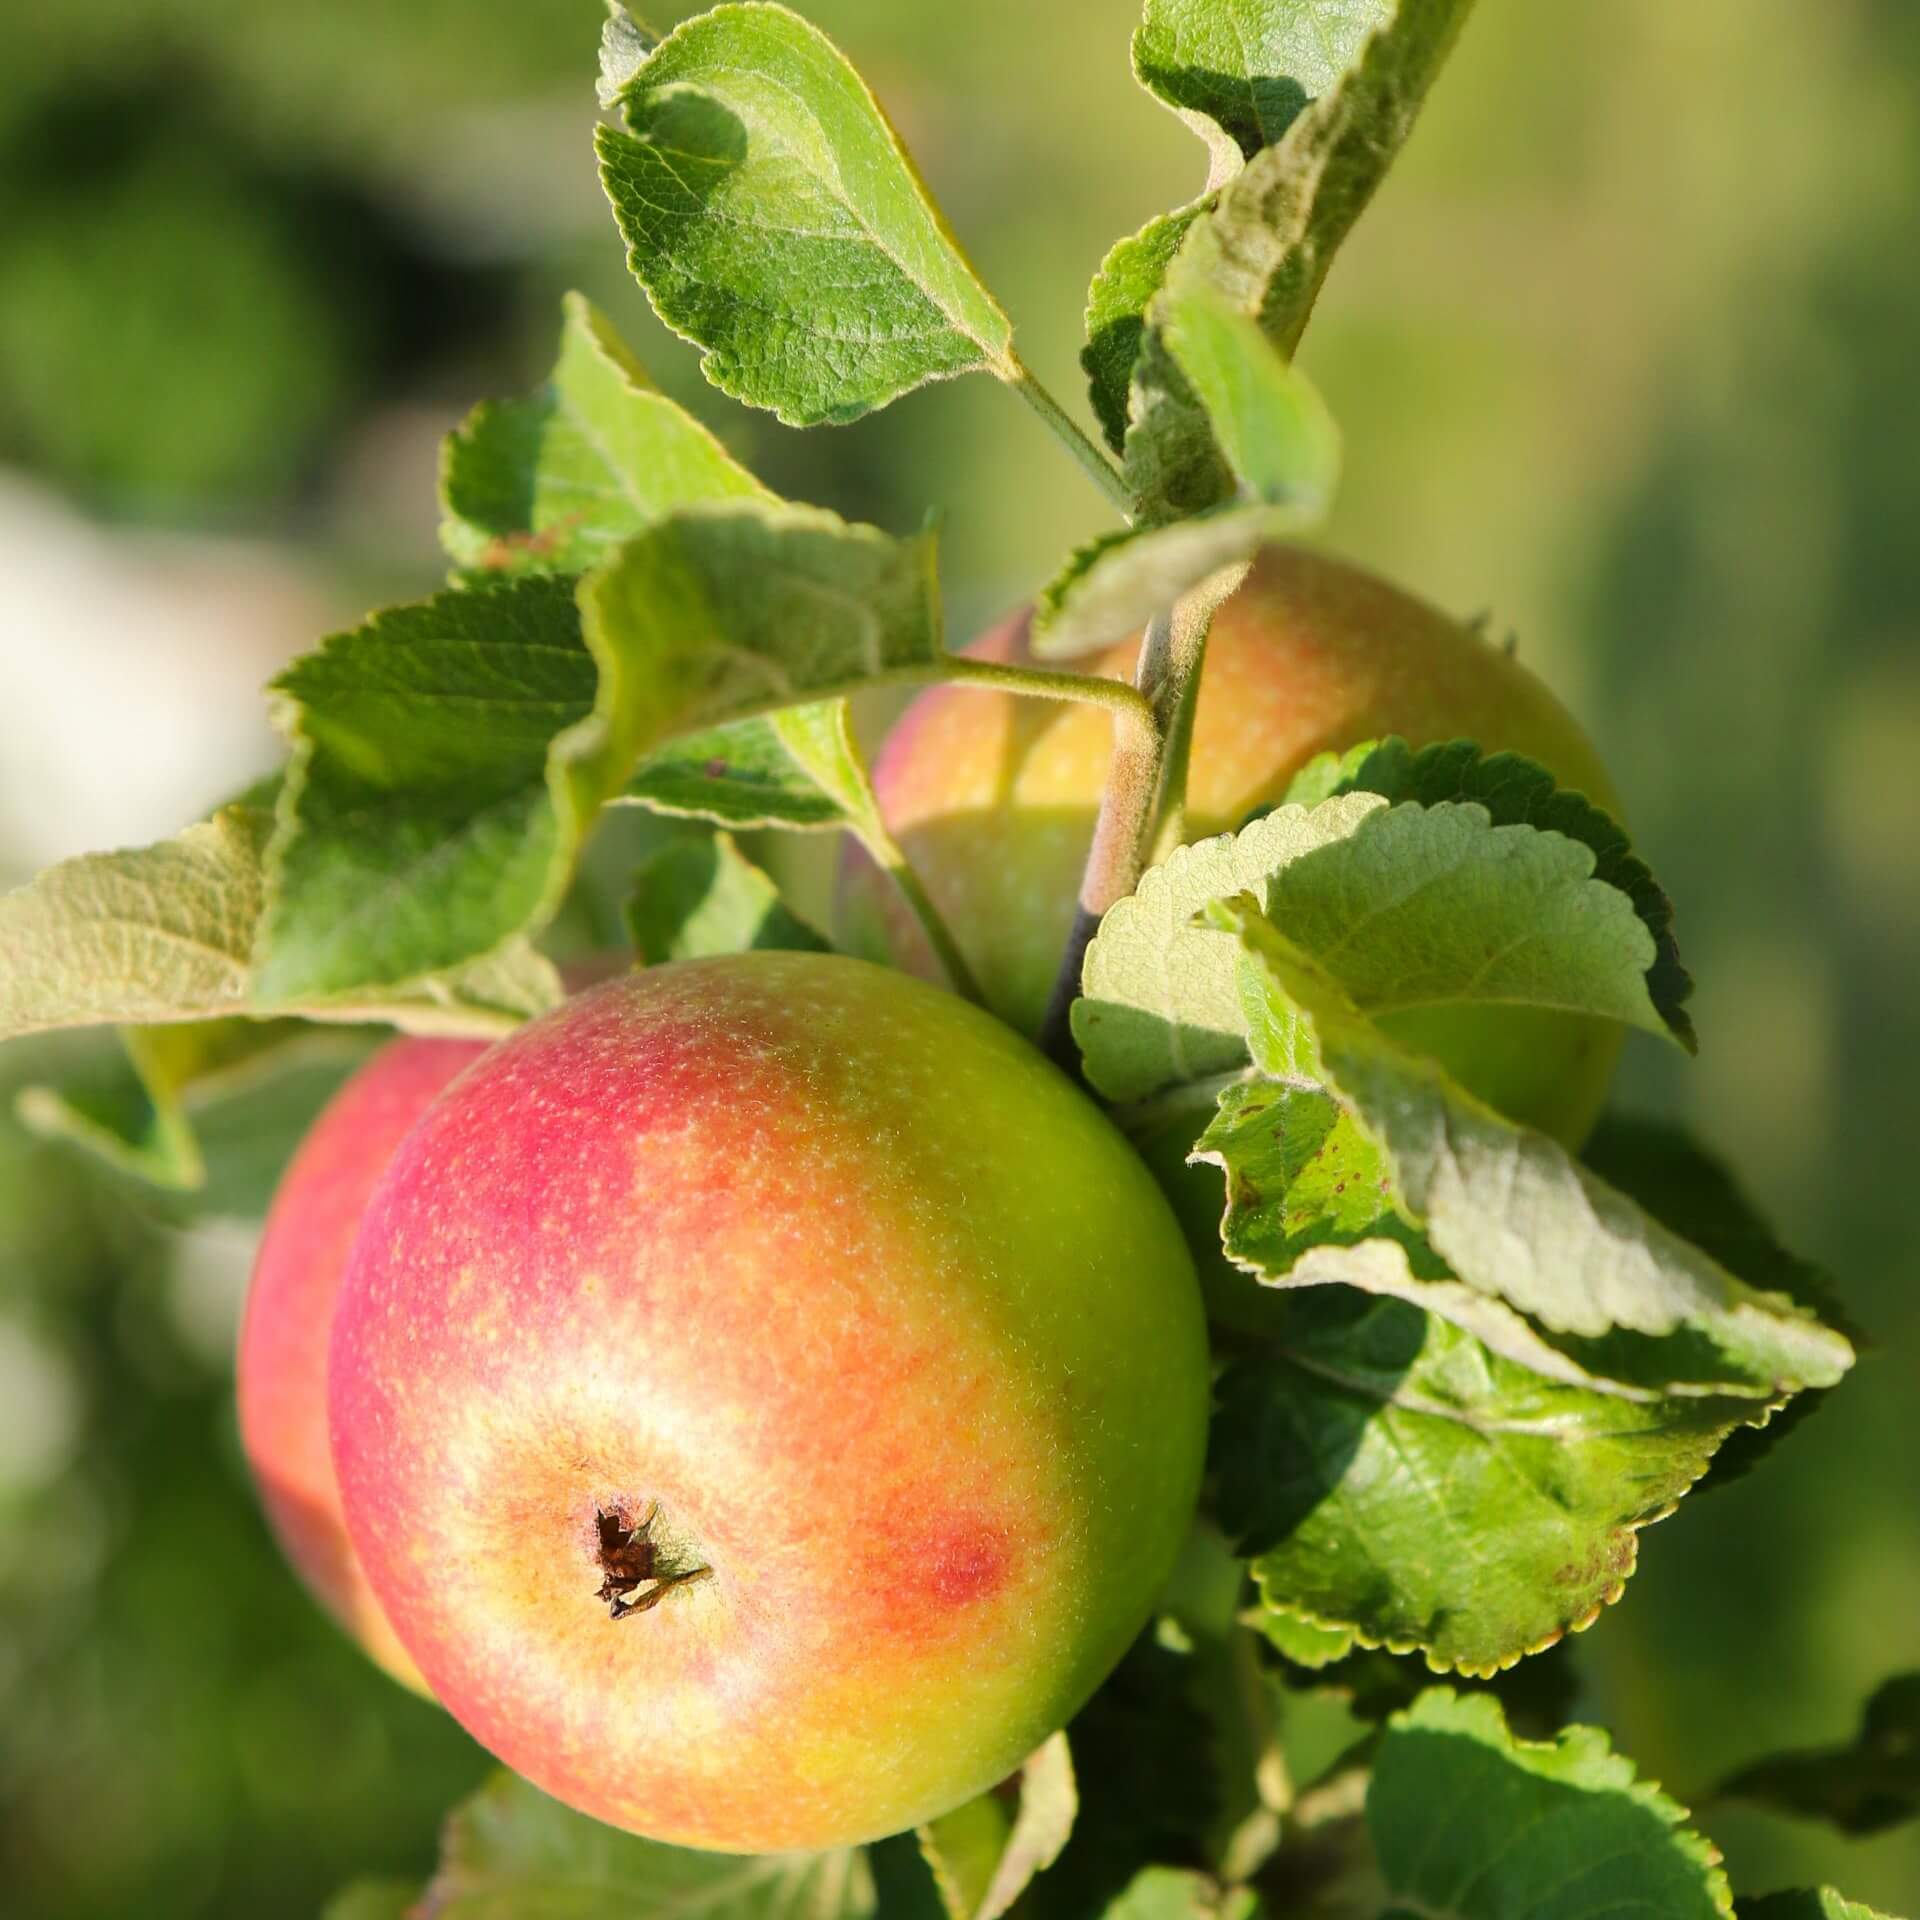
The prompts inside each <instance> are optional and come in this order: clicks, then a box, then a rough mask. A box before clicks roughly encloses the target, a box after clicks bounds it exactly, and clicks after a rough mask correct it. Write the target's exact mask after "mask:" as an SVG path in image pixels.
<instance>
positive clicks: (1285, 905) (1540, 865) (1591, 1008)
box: [1074, 793, 1666, 1100]
mask: <svg viewBox="0 0 1920 1920" xmlns="http://www.w3.org/2000/svg"><path fill="white" fill-rule="evenodd" d="M1236 878H1237V879H1238V880H1239V881H1240V883H1241V884H1240V887H1239V889H1238V890H1239V891H1250V892H1254V893H1256V894H1261V895H1264V899H1265V904H1266V909H1267V911H1268V913H1269V914H1270V915H1271V916H1272V917H1273V918H1274V919H1275V920H1276V921H1279V922H1281V923H1283V924H1284V925H1285V926H1286V927H1287V928H1288V930H1289V934H1290V937H1291V938H1292V940H1293V941H1294V942H1295V943H1297V944H1298V946H1299V947H1300V948H1301V949H1302V950H1303V951H1304V952H1306V953H1308V954H1310V955H1313V956H1315V957H1316V958H1317V959H1319V960H1320V962H1321V964H1323V965H1324V966H1326V967H1328V968H1329V969H1330V970H1331V971H1332V973H1333V974H1334V975H1335V976H1336V977H1337V978H1338V980H1339V983H1340V985H1341V987H1342V988H1344V989H1345V991H1346V993H1347V994H1348V996H1349V997H1350V998H1351V999H1352V1000H1353V1001H1354V1003H1355V1004H1356V1005H1357V1007H1358V1008H1359V1009H1360V1010H1361V1011H1362V1012H1364V1013H1366V1014H1368V1015H1372V1016H1377V1017H1390V1016H1392V1015H1394V1014H1396V1013H1410V1012H1412V1011H1414V1010H1415V1009H1420V1008H1429V1007H1442V1006H1450V1005H1465V1004H1481V1005H1485V1004H1503V1005H1513V1006H1533V1007H1547V1008H1558V1009H1563V1010H1566V1011H1570V1012H1574V1013H1582V1014H1593V1015H1600V1016H1603V1017H1606V1018H1610V1019H1615V1020H1619V1021H1623V1022H1625V1023H1626V1024H1628V1025H1631V1026H1638V1027H1642V1028H1645V1029H1646V1030H1647V1031H1649V1032H1655V1033H1664V1032H1665V1031H1666V1028H1665V1026H1664V1024H1663V1023H1662V1021H1661V1019H1660V1017H1659V1015H1658V1013H1657V1012H1656V1011H1655V1009H1654V1007H1653V1003H1652V1001H1651V1000H1650V998H1649V997H1648V992H1647V973H1648V970H1649V968H1650V967H1651V966H1652V964H1653V962H1654V959H1655V947H1654V942H1653V938H1652V936H1651V935H1650V934H1649V933H1648V931H1647V929H1646V927H1645V926H1644V924H1643V923H1642V922H1641V920H1640V918H1639V917H1638V916H1637V915H1636V913H1635V912H1634V908H1633V903H1632V901H1631V900H1630V899H1629V898H1628V897H1627V895H1626V894H1624V893H1622V892H1620V891H1619V890H1618V889H1617V888H1614V887H1611V886H1608V885H1606V884H1605V883H1604V882H1602V881H1600V880H1598V879H1596V878H1595V877H1594V858H1593V855H1592V853H1591V852H1590V851H1589V850H1588V849H1587V848H1586V847H1584V846H1583V845H1581V844H1580V843H1579V842H1577V841H1574V840H1570V839H1568V838H1566V837H1565V836H1564V835H1561V834H1558V833H1547V832H1541V831H1540V830H1538V829H1536V828H1533V827H1528V826H1495V825H1494V824H1493V822H1492V820H1491V818H1490V816H1489V815H1488V813H1487V811H1486V809H1485V808H1484V807H1481V806H1478V805H1474V804H1459V805H1455V804H1443V805H1440V806H1435V807H1421V806H1417V805H1405V806H1399V807H1387V806H1385V805H1383V804H1382V803H1381V799H1380V796H1377V795H1370V794H1365V793H1356V794H1352V795H1345V796H1342V797H1340V798H1337V799H1334V800H1331V801H1328V802H1325V803H1323V804H1322V805H1321V806H1320V807H1318V808H1316V809H1314V810H1313V811H1312V812H1308V811H1307V810H1306V809H1304V808H1300V807H1280V808H1277V809H1276V810H1275V811H1274V812H1272V813H1270V814H1267V815H1265V816H1264V817H1263V818H1261V819H1260V820H1257V821H1255V822H1254V823H1253V824H1252V825H1251V826H1248V827H1245V828H1243V829H1242V830H1241V832H1240V833H1239V834H1238V835H1237V836H1233V837H1227V836H1222V837H1220V838H1218V839H1215V840H1211V841H1206V842H1202V843H1201V844H1200V845H1199V846H1196V847H1189V848H1185V849H1182V850H1181V851H1180V852H1178V853H1175V854H1174V855H1173V856H1172V857H1171V858H1170V859H1169V860H1167V861H1166V862H1165V863H1163V864H1162V865H1161V866H1160V867H1157V868H1155V869H1152V870H1150V871H1149V872H1148V873H1147V874H1146V875H1145V876H1144V878H1143V879H1142V881H1141V883H1140V886H1139V888H1138V889H1137V890H1136V891H1135V893H1134V894H1133V896H1132V897H1131V898H1130V899H1129V900H1126V901H1122V902H1120V903H1118V904H1117V905H1116V906H1115V907H1114V908H1113V909H1112V910H1111V911H1110V912H1109V913H1108V914H1107V916H1106V919H1105V920H1104V921H1103V922H1102V924H1101V928H1100V932H1099V934H1098V935H1097V936H1096V938H1095V940H1094V942H1093V944H1092V946H1091V947H1090V948H1089V949H1088V953H1087V959H1086V964H1085V967H1084V970H1083V973H1082V991H1083V995H1084V998H1083V999H1082V1000H1081V1001H1080V1002H1079V1003H1077V1004H1076V1006H1075V1008H1074V1033H1075V1036H1076V1038H1077V1039H1078V1040H1079V1042H1080V1046H1081V1049H1082V1051H1083V1054H1084V1055H1085V1058H1086V1071H1087V1075H1088V1078H1089V1079H1090V1080H1091V1081H1092V1082H1093V1084H1094V1085H1095V1086H1096V1087H1097V1088H1099V1090H1100V1091H1101V1092H1102V1093H1104V1094H1106V1095H1107V1097H1108V1098H1109V1099H1113V1100H1127V1099H1138V1098H1141V1097H1143V1096H1144V1095H1145V1094H1147V1093H1151V1092H1153V1091H1154V1090H1155V1089H1156V1088H1158V1087H1161V1086H1164V1085H1167V1084H1169V1083H1177V1082H1179V1081H1182V1080H1191V1079H1198V1078H1201V1077H1203V1076H1205V1075H1208V1074H1213V1073H1220V1072H1224V1071H1228V1070H1231V1069H1232V1068H1234V1067H1236V1066H1238V1065H1239V1064H1240V1063H1241V1062H1242V1061H1243V1059H1244V1057H1245V1055H1244V1052H1243V1049H1242V1046H1241V1044H1240V1042H1241V1039H1242V1037H1243V1036H1244V1035H1245V1034H1246V1031H1247V1014H1246V1010H1245V1005H1244V1003H1243V1002H1242V1000H1241V995H1240V990H1239V986H1238V974H1237V963H1235V962H1234V960H1233V959H1232V956H1231V955H1229V954H1225V953H1221V952H1218V951H1214V952H1209V951H1208V950H1207V943H1208V940H1209V938H1210V936H1209V935H1208V934H1207V933H1206V932H1205V931H1204V930H1201V929H1199V928H1196V926H1195V925H1194V916H1195V915H1196V914H1198V913H1199V912H1200V910H1201V909H1202V908H1203V907H1205V906H1206V905H1207V904H1208V903H1209V901H1212V900H1218V899H1220V898H1222V897H1224V895H1225V893H1226V892H1227V891H1228V890H1229V888H1230V887H1231V885H1232V882H1233V881H1234V880H1235V879H1236ZM1268 1010H1269V1011H1270V1013H1271V1015H1272V1017H1273V1019H1274V1020H1276V1021H1278V1022H1280V1023H1282V1024H1283V1025H1284V1024H1285V1023H1286V1014H1285V1010H1284V1008H1283V1007H1281V1006H1280V1005H1279V1004H1278V1003H1277V1002H1276V1003H1269V1006H1268ZM1275 1044H1283V1043H1281V1042H1275Z"/></svg>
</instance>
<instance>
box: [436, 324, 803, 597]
mask: <svg viewBox="0 0 1920 1920" xmlns="http://www.w3.org/2000/svg"><path fill="white" fill-rule="evenodd" d="M440 497H441V504H442V506H443V508H444V518H443V520H442V523H441V540H442V542H443V544H444V545H445V547H446V549H447V552H448V554H449V555H450V556H451V557H452V558H453V559H454V560H455V561H456V562H457V563H458V564H459V565H460V566H462V567H467V568H473V569H477V570H480V571H482V572H494V573H523V572H547V573H578V572H581V571H582V570H583V569H585V568H587V567H591V566H594V565H597V564H598V563H599V562H600V561H602V560H604V559H605V558H606V557H607V555H608V554H609V553H610V552H611V551H612V550H613V549H614V548H615V547H617V546H618V545H619V544H620V542H621V541H623V540H625V539H626V538H627V537H628V536H629V535H631V534H635V533H638V532H639V531H640V530H641V529H642V528H643V527H648V526H651V525H652V524H653V523H654V521H656V520H658V519H659V518H660V516H661V515H662V514H664V513H667V512H669V511H671V510H672V509H673V508H675V507H682V506H690V505H693V504H694V503H696V502H698V501H704V500H729V499H742V498H747V499H752V498H758V499H769V498H771V496H770V495H769V494H768V493H767V492H766V489H765V488H763V487H762V486H761V485H760V483H759V482H758V481H757V480H755V479H754V477H753V475H752V474H750V473H748V472H747V470H746V469H745V468H744V467H742V466H740V465H738V464H737V463H736V462H735V461H734V460H733V459H732V458H731V457H730V456H729V455H728V454H727V452H726V450H725V449H724V448H723V447H722V446H721V445H720V443H719V441H717V440H716V439H715V438H714V437H713V435H712V434H710V433H709V432H708V431H707V430H706V428H705V427H703V426H702V425H701V424H700V423H699V421H697V420H695V419H694V418H693V416H692V415H691V414H689V413H687V412H685V411H684V410H683V409H682V408H680V407H678V406H676V405H675V404H674V403H673V402H672V401H671V400H669V399H668V398H667V397H666V395H665V394H663V393H660V392H658V391H657V390H656V389H655V387H654V385H653V383H652V382H651V381H650V380H649V379H648V378H647V376H646V373H645V371H644V370H643V369H642V368H641V366H640V363H639V362H638V361H637V360H636V359H635V358H634V357H633V355H632V353H631V352H629V351H628V349H627V347H626V346H625V345H624V344H623V343H622V342H621V340H620V339H619V337H618V336H617V335H616V334H615V333H614V331H613V328H612V326H611V325H610V324H609V322H608V320H607V318H606V316H605V315H604V314H602V313H601V312H600V311H599V310H598V309H597V308H596V307H594V306H593V305H592V303H591V302H590V301H588V300H587V299H586V298H584V297H583V296H582V295H580V294H577V293H570V294H568V295H567V298H566V307H565V320H564V323H563V325H562V329H561V335H560V357H559V361H558V363H557V364H556V366H555V367H554V370H553V375H552V378H551V379H549V380H548V382H547V383H546V385H545V386H544V387H542V388H541V389H540V391H539V392H538V393H536V394H533V395H531V396H529V397H528V398H526V399H523V400H491V401H487V402H485V403H484V404H483V405H481V406H479V407H476V408H475V409H474V411H473V412H472V413H470V414H469V415H468V416H467V418H466V420H465V421H464V422H462V424H461V425H460V426H459V427H458V428H456V429H455V431H454V432H453V433H451V434H449V435H448V437H447V441H446V446H445V448H444V450H443V452H442V455H441V463H440Z"/></svg>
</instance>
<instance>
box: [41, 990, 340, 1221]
mask: <svg viewBox="0 0 1920 1920" xmlns="http://www.w3.org/2000/svg"><path fill="white" fill-rule="evenodd" d="M120 1039H121V1043H122V1045H123V1046H124V1047H125V1049H126V1053H127V1059H128V1063H129V1065H130V1066H131V1067H132V1069H133V1075H134V1086H135V1098H134V1099H133V1101H132V1102H130V1103H128V1102H122V1101H115V1100H111V1099H108V1100H101V1099H99V1098H97V1097H90V1096H89V1094H88V1093H86V1092H82V1091H72V1092H69V1091H66V1090H62V1089H59V1088H55V1087H44V1086H32V1087H24V1088H22V1089H21V1091H20V1094H19V1097H18V1099H17V1101H16V1107H17V1110H18V1112H19V1115H20V1119H21V1122H22V1123H23V1124H24V1125H25V1126H26V1127H28V1128H29V1129H30V1130H31V1131H32V1132H34V1133H37V1134H39V1135H41V1136H42V1137H43V1138H45V1139H56V1140H65V1141H67V1142H69V1143H70V1144H72V1145H74V1146H77V1147H80V1148H82V1149H83V1150H85V1151H87V1152H89V1153H92V1154H94V1155H95V1156H96V1157H97V1158H99V1159H101V1160H104V1161H105V1162H106V1163H107V1165H109V1166H110V1167H112V1168H113V1169H114V1170H115V1171H116V1172H119V1173H124V1174H128V1175H131V1176H132V1177H133V1178H134V1179H136V1180H142V1181H145V1182H147V1183H148V1184H149V1185H151V1186H157V1187H165V1188H169V1189H171V1190H173V1191H176V1192H191V1191H193V1190H195V1189H198V1188H200V1187H203V1186H204V1185H205V1184H206V1179H207V1165H206V1159H205V1156H204V1155H203V1153H202V1152H201V1148H200V1142H199V1140H198V1138H197V1136H196V1135H195V1132H194V1126H193V1109H194V1108H196V1107H204V1106H207V1105H209V1104H212V1103H213V1102H216V1101H218V1100H220V1099H222V1098H225V1097H227V1096H229V1095H232V1094H234V1093H236V1092H244V1091H246V1090H247V1089H248V1088H249V1087H250V1086H252V1085H255V1084H257V1083H258V1082H259V1081H260V1080H261V1079H262V1078H264V1077H268V1076H271V1075H272V1074H273V1073H275V1072H276V1071H278V1070H280V1069H281V1068H283V1067H284V1066H286V1065H287V1064H288V1055H289V1053H290V1051H292V1050H294V1049H298V1050H299V1051H300V1052H301V1053H302V1054H311V1053H314V1052H318V1051H322V1050H324V1051H326V1052H329V1053H333V1054H337V1055H339V1056H340V1057H342V1058H351V1057H352V1056H353V1055H354V1054H355V1053H357V1052H358V1051H359V1048H358V1045H357V1043H356V1042H355V1041H354V1040H353V1039H352V1038H351V1037H350V1036H348V1035H346V1034H343V1033H341V1032H339V1031H338V1030H334V1031H331V1032H328V1031H325V1030H322V1029H319V1028H315V1027H312V1026H309V1025H308V1024H307V1023H306V1022H305V1021H300V1020H195V1021H183V1022H179V1023H177V1024H173V1025H168V1026H154V1027H122V1028H121V1029H120Z"/></svg>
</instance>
